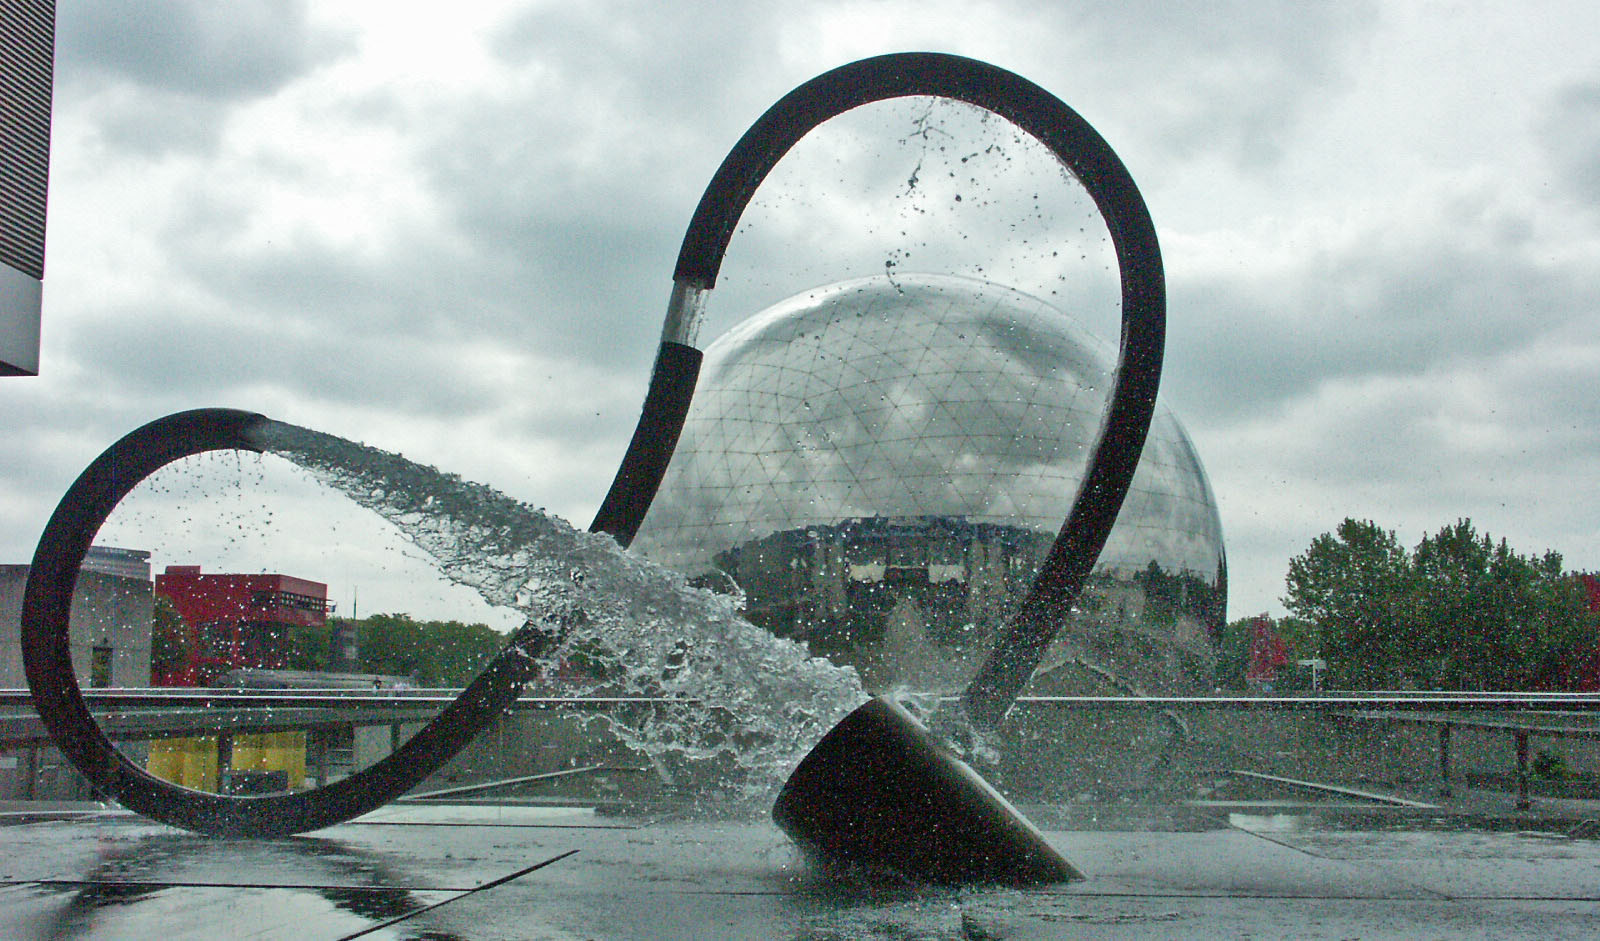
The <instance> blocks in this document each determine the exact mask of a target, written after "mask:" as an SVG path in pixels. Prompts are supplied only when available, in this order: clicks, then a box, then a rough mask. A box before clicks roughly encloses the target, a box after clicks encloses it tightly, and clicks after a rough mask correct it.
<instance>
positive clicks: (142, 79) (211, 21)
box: [56, 0, 350, 100]
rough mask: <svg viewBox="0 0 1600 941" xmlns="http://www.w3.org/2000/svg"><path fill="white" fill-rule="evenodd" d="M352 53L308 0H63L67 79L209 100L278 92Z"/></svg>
mask: <svg viewBox="0 0 1600 941" xmlns="http://www.w3.org/2000/svg"><path fill="white" fill-rule="evenodd" d="M349 48H350V45H349V42H348V40H347V39H345V38H343V37H339V36H336V35H332V34H330V33H327V32H325V31H319V30H314V29H313V28H312V27H311V26H310V24H309V23H308V22H307V20H306V9H305V4H304V3H303V2H302V0H236V2H234V0H230V2H228V3H224V4H219V3H211V2H206V0H100V2H96V3H65V4H62V8H61V10H60V12H59V15H58V18H57V44H56V53H57V57H58V72H59V75H60V77H61V79H62V80H63V81H88V80H95V81H104V80H105V79H106V78H111V79H115V80H122V81H127V82H131V83H134V84H136V85H138V86H140V87H142V88H145V89H148V90H152V91H156V92H162V93H176V94H181V95H185V96H190V97H193V98H200V99H212V100H238V99H246V98H254V97H257V96H260V95H265V94H270V93H272V92H274V91H276V90H278V89H279V88H282V87H283V86H284V85H286V84H288V83H289V82H291V81H293V80H294V79H295V78H297V77H299V76H300V75H302V74H303V73H304V72H305V71H306V70H308V69H310V68H312V67H314V66H316V65H319V64H322V63H324V62H326V61H328V60H330V59H332V58H335V57H337V56H339V55H341V54H343V53H344V52H345V51H347V50H348V49H349Z"/></svg>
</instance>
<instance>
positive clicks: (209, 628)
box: [152, 565, 329, 686]
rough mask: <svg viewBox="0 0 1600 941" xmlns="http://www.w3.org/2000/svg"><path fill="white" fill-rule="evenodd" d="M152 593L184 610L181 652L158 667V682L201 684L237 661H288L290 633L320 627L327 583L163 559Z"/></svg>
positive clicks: (272, 665)
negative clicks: (208, 570) (206, 569)
mask: <svg viewBox="0 0 1600 941" xmlns="http://www.w3.org/2000/svg"><path fill="white" fill-rule="evenodd" d="M155 581H156V586H155V588H156V594H158V595H160V596H162V597H164V598H166V599H167V600H168V601H171V602H172V605H173V607H175V608H176V609H177V611H178V613H179V614H180V615H182V616H183V622H184V629H185V632H184V637H183V638H182V647H183V650H182V654H181V656H180V657H179V658H178V659H177V660H176V661H169V663H168V668H167V669H165V670H162V669H160V668H159V667H158V668H157V672H156V674H155V675H154V676H153V677H152V681H153V682H154V683H155V685H157V686H206V685H209V684H210V683H211V681H212V680H214V679H216V678H217V677H218V676H221V675H222V674H224V673H226V672H228V671H229V670H233V669H238V668H241V667H255V668H262V669H282V668H283V667H285V666H288V655H289V644H288V640H289V633H290V631H291V629H293V628H295V627H312V628H321V627H323V626H324V625H325V624H326V623H327V618H328V607H329V606H328V586H327V585H324V584H322V583H321V582H313V581H309V580H307V579H304V578H293V577H291V576H288V575H220V574H219V575H207V574H203V573H202V572H201V571H200V566H198V565H169V566H167V570H166V571H165V572H163V573H162V574H160V575H157V576H156V579H155Z"/></svg>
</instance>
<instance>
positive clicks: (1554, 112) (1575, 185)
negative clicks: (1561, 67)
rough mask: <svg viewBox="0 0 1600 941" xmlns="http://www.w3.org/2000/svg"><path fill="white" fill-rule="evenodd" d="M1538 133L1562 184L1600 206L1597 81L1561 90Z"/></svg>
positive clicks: (1599, 84) (1593, 206)
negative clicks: (1543, 141) (1540, 132)
mask: <svg viewBox="0 0 1600 941" xmlns="http://www.w3.org/2000/svg"><path fill="white" fill-rule="evenodd" d="M1540 130H1541V131H1542V132H1543V136H1544V140H1545V145H1546V147H1548V148H1549V152H1550V156H1551V160H1552V161H1553V163H1554V164H1555V167H1556V170H1557V172H1558V173H1559V174H1560V175H1561V176H1560V179H1561V181H1562V183H1563V184H1565V185H1566V186H1567V187H1568V188H1569V189H1570V190H1571V191H1572V192H1573V193H1574V194H1576V195H1577V196H1579V197H1580V198H1581V199H1583V200H1585V201H1586V202H1587V204H1588V207H1589V209H1591V210H1595V209H1596V208H1597V207H1600V81H1589V82H1580V83H1575V84H1572V85H1568V86H1567V87H1566V88H1564V89H1563V90H1562V91H1561V92H1560V94H1558V95H1557V96H1556V99H1555V102H1554V104H1553V105H1552V106H1551V108H1550V111H1549V114H1548V116H1547V117H1546V118H1545V120H1544V122H1543V124H1542V127H1541V128H1540Z"/></svg>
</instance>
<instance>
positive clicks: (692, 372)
mask: <svg viewBox="0 0 1600 941" xmlns="http://www.w3.org/2000/svg"><path fill="white" fill-rule="evenodd" d="M910 96H930V97H938V98H951V99H955V100H957V101H962V102H966V103H967V104H971V105H975V106H977V107H980V108H983V109H985V110H987V111H990V112H993V113H994V114H997V115H999V116H1000V117H1002V118H1005V119H1006V120H1008V121H1010V122H1011V123H1012V124H1015V125H1016V126H1017V127H1018V128H1019V129H1021V130H1023V131H1025V132H1026V133H1028V134H1030V135H1031V136H1033V137H1034V138H1035V139H1037V140H1038V141H1039V142H1040V143H1042V144H1044V145H1045V147H1047V148H1049V150H1050V152H1051V153H1052V154H1054V155H1055V157H1056V159H1058V160H1060V161H1061V163H1062V165H1063V166H1065V167H1066V168H1067V169H1068V170H1069V171H1070V172H1071V173H1072V174H1073V176H1075V177H1077V179H1078V181H1079V182H1080V183H1082V184H1083V188H1084V189H1085V190H1086V191H1087V192H1088V193H1089V196H1090V198H1092V199H1093V200H1094V203H1095V206H1096V207H1097V208H1098V209H1099V210H1100V215H1101V216H1102V217H1103V218H1104V219H1105V223H1106V228H1107V229H1108V230H1109V232H1110V234H1111V241H1112V245H1113V247H1114V248H1115V250H1116V255H1117V267H1118V270H1119V274H1120V279H1121V289H1122V339H1121V344H1120V351H1119V359H1118V364H1117V373H1116V379H1115V382H1114V383H1113V386H1112V391H1111V399H1110V403H1109V405H1108V406H1107V409H1106V413H1105V416H1104V418H1103V419H1102V424H1101V427H1100V431H1099V435H1098V440H1097V443H1096V445H1095V448H1094V450H1093V452H1092V457H1091V458H1090V460H1089V463H1088V466H1087V468H1086V469H1085V471H1084V477H1083V482H1082V483H1081V484H1080V485H1079V488H1078V494H1077V497H1076V498H1075V499H1074V501H1073V505H1072V509H1071V512H1070V513H1069V514H1068V515H1067V518H1066V521H1065V522H1064V523H1063V524H1062V527H1061V531H1060V533H1059V534H1058V535H1057V537H1056V541H1055V543H1054V544H1053V545H1052V546H1051V548H1050V551H1049V553H1048V554H1047V555H1046V556H1045V559H1044V562H1043V564H1042V565H1041V567H1040V570H1039V574H1038V575H1037V576H1036V577H1035V578H1034V582H1033V585H1032V587H1031V588H1030V589H1029V592H1028V594H1027V596H1026V597H1025V598H1024V600H1023V602H1022V603H1021V605H1019V606H1018V610H1017V613H1016V614H1015V615H1013V617H1012V618H1011V621H1010V623H1009V624H1008V625H1007V627H1006V630H1005V631H1004V633H1003V635H1002V636H1001V637H1000V638H999V639H998V640H997V642H996V645H995V648H994V650H993V651H992V652H991V653H990V655H989V658H988V659H987V660H986V661H985V663H984V665H983V666H982V668H980V670H979V671H978V674H977V676H976V677H975V678H974V679H973V681H972V683H971V684H970V685H969V686H968V687H967V692H966V695H965V701H966V705H967V710H968V712H969V714H970V715H971V716H972V718H973V719H974V720H975V721H977V722H978V723H979V724H981V725H985V726H990V727H992V726H994V725H996V724H998V723H999V721H1000V720H1001V718H1003V717H1004V715H1005V713H1006V711H1007V710H1009V709H1010V708H1011V704H1012V702H1013V701H1015V699H1016V697H1017V695H1018V694H1019V693H1020V692H1021V691H1022V687H1023V686H1024V685H1025V684H1026V683H1027V682H1028V679H1029V677H1031V676H1032V675H1033V670H1034V668H1035V667H1036V666H1038V663H1039V658H1040V657H1041V656H1043V654H1044V651H1045V649H1046V648H1047V647H1048V646H1049V643H1050V641H1051V640H1052V639H1053V638H1054V637H1055V634H1056V632H1057V630H1058V629H1059V628H1060V625H1061V624H1062V623H1063V621H1064V620H1065V618H1066V616H1067V612H1068V611H1069V610H1070V608H1071V606H1072V603H1073V601H1074V600H1076V598H1077V596H1078V593H1079V591H1080V590H1081V589H1082V587H1083V582H1084V579H1085V578H1086V577H1087V576H1088V575H1089V573H1090V571H1091V570H1093V568H1094V564H1095V562H1096V561H1097V560H1098V559H1099V557H1100V552H1101V550H1102V549H1104V548H1105V543H1106V539H1107V537H1108V536H1109V535H1110V534H1111V527H1112V526H1113V525H1114V524H1115V523H1116V520H1117V513H1118V511H1119V510H1121V508H1122V501H1123V498H1124V497H1125V496H1126V495H1127V492H1128V486H1129V484H1130V483H1131V482H1132V480H1133V472H1134V469H1135V468H1136V467H1137V466H1138V463H1139V455H1140V453H1141V452H1142V450H1143V448H1144V439H1145V435H1146V433H1147V432H1148V431H1149V428H1150V420H1151V417H1152V415H1153V414H1154V412H1155V405H1156V391H1157V388H1158V386H1159V385H1160V380H1161V361H1162V354H1163V350H1164V347H1165V342H1166V280H1165V276H1164V273H1163V271H1162V265H1161V248H1160V246H1159V244H1158V243H1157V241H1156V231H1155V225H1154V223H1152V222H1151V219H1150V213H1149V210H1148V209H1147V208H1146V207H1145V203H1144V199H1143V197H1141V196H1140V195H1139V189H1138V187H1137V186H1136V185H1135V184H1134V182H1133V177H1132V176H1131V175H1130V174H1129V173H1128V170H1127V168H1126V167H1125V166H1123V164H1122V161H1121V160H1120V159H1118V157H1117V155H1116V153H1115V152H1114V151H1113V150H1112V149H1111V146H1110V145H1109V144H1107V143H1106V141H1105V139H1104V138H1102V137H1101V136H1100V135H1099V133H1097V132H1096V131H1095V129H1094V128H1093V127H1091V126H1090V125H1089V123H1088V122H1087V121H1085V120H1084V119H1083V118H1082V117H1080V116H1079V115H1078V113H1077V112H1075V111H1073V110H1072V109H1071V108H1069V107H1068V106H1067V105H1066V104H1065V103H1064V102H1062V101H1061V100H1060V99H1059V98H1057V97H1055V96H1054V95H1052V94H1050V93H1049V92H1048V91H1045V90H1044V89H1043V88H1040V87H1039V86H1038V85H1035V84H1034V83H1032V82H1030V81H1028V80H1027V79H1024V78H1022V77H1021V76H1018V75H1016V74H1014V73H1012V72H1008V71H1006V70H1005V69H1001V68H997V67H995V66H993V65H990V64H988V63H986V62H979V61H977V60H975V59H967V58H963V57H961V56H953V55H946V54H942V53H933V52H910V53H896V54H892V55H885V56H877V57H875V58H870V59H863V60H861V61H859V62H852V63H850V64H849V65H844V66H840V67H839V68H837V69H834V70H832V71H830V72H826V73H824V74H822V75H819V76H817V77H816V78H814V79H812V80H810V81H809V82H806V83H805V84H803V85H801V86H800V87H798V88H796V89H795V90H794V91H792V92H790V93H789V94H787V95H785V96H784V97H783V98H782V99H780V100H779V101H778V102H777V103H776V104H774V105H773V106H772V107H771V108H769V109H767V112H766V113H765V114H763V115H762V116H761V117H760V118H759V119H758V120H757V121H756V122H755V124H753V125H751V127H750V129H749V130H748V131H746V132H745V134H744V136H743V137H741V138H740V139H739V142H738V143H737V144H735V145H734V147H733V150H731V151H730V152H729V153H728V156H727V157H726V158H724V159H723V161H722V165H721V166H719V167H718V168H717V172H716V173H715V174H714V175H713V176H712V178H711V183H710V185H708V186H707V187H706V191H705V193H704V195H702V196H701V198H700V203H699V205H698V206H696V208H695V212H694V216H693V218H692V220H691V221H690V223H689V229H688V231H687V232H686V233H685V234H684V238H683V245H682V247H681V248H680V249H679V252H678V261H677V265H676V267H675V269H674V273H673V276H674V280H675V281H676V282H677V283H678V284H679V285H680V286H685V285H686V286H690V287H693V288H696V289H699V290H702V291H709V290H710V289H711V288H713V287H714V286H715V285H716V280H717V273H718V271H719V270H720V269H721V267H722V259H723V256H724V254H726V252H727V249H728V242H729V240H730V239H732V237H733V233H734V230H735V229H737V228H738V225H739V217H740V216H741V215H743V213H744V210H745V207H746V206H747V205H748V204H749V202H750V199H751V198H752V197H753V196H754V195H755V191H756V189H757V188H758V187H759V186H760V185H761V181H762V180H764V179H765V178H766V176H767V174H768V173H769V172H771V170H772V168H773V167H774V166H776V165H777V163H778V161H779V160H780V159H782V157H783V155H784V154H786V153H788V152H789V150H790V148H792V147H793V146H794V145H795V144H796V143H798V142H799V141H800V139H801V138H803V137H805V135H806V134H808V133H810V132H811V131H812V130H813V129H814V128H816V127H817V126H818V125H820V124H822V123H823V122H825V121H827V120H828V119H829V118H833V117H836V116H838V115H840V114H843V113H844V112H846V111H850V110H852V109H854V108H858V107H861V106H862V105H866V104H871V103H873V102H876V101H883V100H886V99H890V98H904V97H910ZM669 317H670V312H669ZM674 345H675V344H671V343H663V344H662V347H661V353H660V356H659V358H658V360H657V367H656V369H655V370H654V372H653V373H652V375H651V384H650V393H649V396H648V397H647V399H646V405H645V409H644V413H643V414H642V415H641V416H640V420H639V425H638V428H637V430H635V432H634V437H633V441H632V443H631V444H630V446H629V449H628V454H627V458H626V459H625V460H624V462H623V467H622V469H620V470H619V471H618V473H617V478H616V481H615V482H614V483H613V484H612V487H611V490H610V492H609V493H608V494H607V495H606V502H605V503H604V504H603V505H602V509H601V513H600V515H599V516H597V517H596V519H595V522H594V525H593V526H592V527H591V528H593V529H595V530H599V531H604V532H609V533H611V534H612V535H614V536H617V538H618V541H619V542H621V543H622V544H623V545H627V544H628V542H629V541H630V540H631V539H632V538H633V535H634V533H635V532H636V531H637V530H638V528H639V525H640V524H641V523H642V522H643V520H644V516H645V514H646V513H647V512H648V511H649V509H650V504H651V502H652V501H653V500H654V498H655V494H656V491H657V490H658V489H659V487H660V485H661V478H662V476H663V475H664V474H665V472H666V468H667V464H668V462H669V461H670V460H671V458H672V452H673V450H674V449H675V448H676V446H677V442H678V436H679V434H680V432H681V431H682V428H683V423H684V420H685V418H686V416H687V414H688V409H689V402H690V400H691V399H692V398H693V395H694V387H695V382H696V379H697V377H698V375H699V362H700V361H699V358H698V353H697V351H693V350H690V352H694V353H695V354H696V355H695V358H694V359H693V363H692V368H690V367H689V366H688V365H687V364H684V363H683V360H684V356H683V354H682V353H681V350H682V349H684V348H681V347H680V348H679V350H673V349H671V348H670V347H672V346H674ZM674 357H676V358H675V359H674ZM669 362H677V363H679V364H680V366H679V368H663V364H667V363H669Z"/></svg>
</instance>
